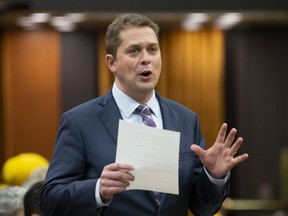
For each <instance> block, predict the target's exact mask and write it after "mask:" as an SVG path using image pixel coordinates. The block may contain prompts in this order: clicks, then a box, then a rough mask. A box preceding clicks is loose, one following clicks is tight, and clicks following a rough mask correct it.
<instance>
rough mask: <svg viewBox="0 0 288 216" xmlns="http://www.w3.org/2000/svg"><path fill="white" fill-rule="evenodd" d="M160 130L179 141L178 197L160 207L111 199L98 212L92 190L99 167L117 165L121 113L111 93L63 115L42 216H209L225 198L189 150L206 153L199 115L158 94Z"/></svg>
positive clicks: (138, 194) (132, 195)
mask: <svg viewBox="0 0 288 216" xmlns="http://www.w3.org/2000/svg"><path fill="white" fill-rule="evenodd" d="M157 98H158V100H159V103H160V108H161V112H162V118H163V127H164V128H165V129H168V130H173V131H178V132H180V133H181V136H180V155H179V195H173V194H163V198H162V202H161V204H160V206H158V205H157V203H156V202H155V199H154V197H153V193H152V192H151V191H144V190H129V191H125V192H122V193H119V194H116V195H114V197H113V199H112V202H111V203H110V205H109V207H108V208H105V209H103V208H100V209H97V208H96V201H95V185H96V181H97V180H98V179H99V178H100V175H101V172H102V170H103V167H104V166H106V165H108V164H110V163H113V162H115V155H116V143H117V134H118V124H119V119H121V118H122V117H121V114H120V111H119V109H118V107H117V104H116V102H115V100H114V98H113V96H112V92H111V90H110V91H109V92H108V93H107V94H106V95H104V96H102V97H99V98H96V99H93V100H91V101H88V102H86V103H84V104H82V105H79V106H77V107H75V108H73V109H71V110H69V111H67V112H66V113H64V114H63V115H62V118H61V122H60V127H59V133H58V136H57V141H56V145H55V150H54V153H53V157H52V159H51V162H50V165H49V169H48V173H47V176H46V180H45V184H44V186H43V188H42V190H41V193H40V207H41V211H42V214H43V215H44V216H50V215H51V216H52V215H53V216H78V215H79V216H92V215H100V214H101V215H107V216H154V215H155V216H156V215H163V216H184V215H187V212H188V209H190V210H191V211H192V212H193V213H194V214H195V215H197V216H198V215H199V216H200V215H203V216H209V215H213V213H215V212H216V211H217V210H218V209H219V208H220V207H221V204H222V201H223V199H224V198H225V197H226V195H227V193H226V192H227V186H226V188H225V191H224V192H219V190H217V188H216V187H215V185H213V184H212V183H211V182H210V180H209V179H208V177H207V175H206V174H205V172H204V170H203V165H202V164H201V161H200V159H199V157H198V156H196V155H195V154H194V153H193V152H192V151H191V149H190V145H191V144H198V145H199V146H201V147H202V148H205V141H204V139H203V137H202V134H201V132H200V124H199V119H198V117H197V115H196V114H195V113H194V112H192V111H191V110H189V109H187V108H185V107H184V106H182V105H180V104H178V103H175V102H173V101H171V100H168V99H165V98H163V97H160V96H159V95H158V94H157Z"/></svg>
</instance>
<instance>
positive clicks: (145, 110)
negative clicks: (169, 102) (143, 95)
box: [135, 104, 151, 116]
mask: <svg viewBox="0 0 288 216" xmlns="http://www.w3.org/2000/svg"><path fill="white" fill-rule="evenodd" d="M135 112H136V113H138V114H140V115H142V116H150V115H151V109H150V107H149V106H148V105H146V104H140V105H139V106H138V107H137V108H136V109H135Z"/></svg>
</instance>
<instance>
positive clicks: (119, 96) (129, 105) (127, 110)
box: [112, 83, 160, 118]
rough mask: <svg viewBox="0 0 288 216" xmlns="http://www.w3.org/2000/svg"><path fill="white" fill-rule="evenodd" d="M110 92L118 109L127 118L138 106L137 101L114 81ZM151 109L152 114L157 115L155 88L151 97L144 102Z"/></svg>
mask: <svg viewBox="0 0 288 216" xmlns="http://www.w3.org/2000/svg"><path fill="white" fill-rule="evenodd" d="M112 94H113V97H114V98H115V101H116V103H117V105H118V107H119V109H120V112H121V113H122V114H123V115H124V116H125V117H126V118H129V117H130V115H131V114H132V113H133V112H134V110H135V109H136V108H137V107H138V106H139V103H138V102H137V101H135V100H134V99H132V98H131V97H129V96H128V95H126V94H125V93H124V92H122V91H121V90H120V89H119V88H118V87H117V85H116V84H115V83H114V84H113V87H112ZM146 104H147V105H148V106H149V107H150V108H151V110H152V112H153V114H154V115H155V116H156V117H158V115H159V113H160V108H159V104H158V101H157V99H156V95H155V90H153V94H152V97H151V98H150V99H149V101H148V102H147V103H146Z"/></svg>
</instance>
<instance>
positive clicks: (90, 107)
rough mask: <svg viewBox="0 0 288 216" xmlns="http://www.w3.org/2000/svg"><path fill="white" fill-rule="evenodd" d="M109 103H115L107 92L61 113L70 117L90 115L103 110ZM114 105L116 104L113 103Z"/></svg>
mask: <svg viewBox="0 0 288 216" xmlns="http://www.w3.org/2000/svg"><path fill="white" fill-rule="evenodd" d="M111 103H115V100H114V98H113V96H112V93H111V92H110V91H109V92H107V93H106V94H105V95H103V96H99V97H97V98H93V99H91V100H89V101H86V102H84V103H82V104H79V105H77V106H75V107H73V108H71V109H70V110H67V111H65V112H64V113H63V116H65V115H72V116H82V117H83V115H85V116H86V115H89V116H90V115H92V114H96V113H98V112H100V111H101V110H103V109H105V107H106V106H108V105H109V104H111ZM115 104H116V103H115Z"/></svg>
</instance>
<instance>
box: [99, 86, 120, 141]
mask: <svg viewBox="0 0 288 216" xmlns="http://www.w3.org/2000/svg"><path fill="white" fill-rule="evenodd" d="M99 105H100V106H102V109H101V110H100V111H99V113H98V114H99V118H100V119H101V120H102V122H103V124H104V125H105V127H106V128H107V131H108V132H109V133H110V135H111V136H112V137H113V139H114V141H115V142H117V135H118V126H119V119H122V116H121V113H120V111H119V108H118V106H117V104H116V102H115V100H114V98H113V96H112V92H111V90H110V91H109V92H108V93H107V94H106V95H104V96H103V97H102V98H101V100H100V101H99Z"/></svg>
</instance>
